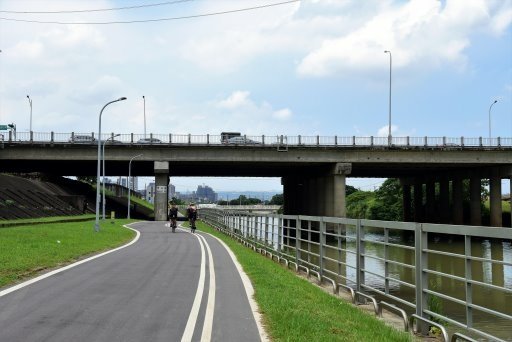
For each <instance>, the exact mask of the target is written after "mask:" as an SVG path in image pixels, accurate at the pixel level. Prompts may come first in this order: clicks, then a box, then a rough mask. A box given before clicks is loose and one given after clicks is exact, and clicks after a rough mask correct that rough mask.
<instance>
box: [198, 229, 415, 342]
mask: <svg viewBox="0 0 512 342" xmlns="http://www.w3.org/2000/svg"><path fill="white" fill-rule="evenodd" d="M198 229H200V230H202V231H205V232H208V233H210V234H213V235H215V236H217V237H219V238H220V239H222V240H223V241H224V242H225V243H226V244H227V245H228V246H229V248H230V249H231V250H232V251H233V252H234V253H235V255H236V257H237V259H238V261H239V262H240V264H241V265H242V267H243V269H244V271H245V272H246V273H247V275H248V276H249V278H250V279H251V282H252V284H253V287H254V290H255V300H256V301H257V302H258V305H259V309H260V312H261V313H262V315H263V317H264V324H265V326H266V330H267V332H268V333H269V335H270V337H271V340H272V341H308V342H309V341H315V342H316V341H379V342H380V341H410V340H411V336H410V335H409V334H407V333H402V332H399V331H397V330H395V329H393V328H390V327H388V326H386V325H385V324H384V323H383V322H381V321H379V320H377V319H375V318H374V317H372V316H370V315H368V314H366V313H364V312H362V311H361V310H359V309H357V308H356V307H353V306H352V305H351V304H349V303H347V302H345V301H343V300H341V299H338V298H336V297H334V296H332V295H329V294H328V293H326V292H324V291H323V290H322V289H320V288H318V287H316V286H314V285H312V284H310V283H309V282H308V281H307V280H304V279H302V278H300V277H298V276H296V275H295V273H294V272H292V271H291V270H288V269H286V268H285V267H283V266H282V265H280V264H277V263H276V262H273V261H271V260H270V259H268V258H266V257H264V256H262V255H261V254H258V253H255V252H253V251H252V250H250V249H248V248H246V247H244V246H242V245H240V244H239V243H237V242H236V241H234V240H233V239H231V238H229V237H227V236H225V235H224V234H222V233H220V232H217V231H215V230H213V229H212V228H210V227H209V226H207V225H205V224H204V223H202V222H198Z"/></svg>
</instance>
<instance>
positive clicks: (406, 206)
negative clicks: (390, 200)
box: [402, 181, 412, 222]
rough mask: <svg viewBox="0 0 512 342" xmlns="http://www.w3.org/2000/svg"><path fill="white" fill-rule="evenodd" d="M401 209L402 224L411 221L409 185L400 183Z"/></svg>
mask: <svg viewBox="0 0 512 342" xmlns="http://www.w3.org/2000/svg"><path fill="white" fill-rule="evenodd" d="M402 208H403V213H402V214H403V220H404V222H411V221H412V212H411V185H410V184H405V182H404V181H402Z"/></svg>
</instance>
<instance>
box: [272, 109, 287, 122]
mask: <svg viewBox="0 0 512 342" xmlns="http://www.w3.org/2000/svg"><path fill="white" fill-rule="evenodd" d="M273 116H274V117H275V118H277V119H279V120H288V119H290V118H291V117H292V111H291V110H290V109H288V108H284V109H280V110H276V111H275V112H274V113H273Z"/></svg>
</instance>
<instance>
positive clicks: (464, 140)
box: [3, 132, 512, 149]
mask: <svg viewBox="0 0 512 342" xmlns="http://www.w3.org/2000/svg"><path fill="white" fill-rule="evenodd" d="M3 135H4V141H9V142H11V143H26V142H36V143H66V142H80V143H82V144H84V143H89V144H94V143H96V141H97V139H98V135H97V133H94V132H71V133H56V132H16V133H14V132H8V134H3ZM78 136H80V137H82V139H75V137H78ZM84 136H85V137H91V138H93V139H94V140H93V139H91V140H90V141H87V140H84V139H83V137H84ZM113 136H115V137H114V138H113V139H114V140H115V143H125V144H128V143H129V144H138V143H144V144H148V143H149V144H154V145H158V144H171V145H172V144H176V145H213V146H218V145H224V146H240V145H249V146H251V147H265V146H278V147H279V146H301V147H302V146H303V147H317V146H328V147H350V146H352V147H379V146H380V147H392V148H418V147H420V148H449V149H463V148H466V147H469V148H503V147H512V138H503V137H495V138H483V137H476V138H475V137H426V136H425V137H409V136H407V137H392V138H391V140H389V139H388V137H374V136H369V137H356V136H352V137H343V136H321V135H316V136H301V135H298V136H287V135H244V136H243V137H245V138H246V140H244V141H246V142H245V143H243V142H242V143H237V144H232V143H227V142H225V141H222V140H221V136H220V135H213V134H212V135H210V134H206V135H204V134H201V135H198V134H173V133H169V134H153V133H150V134H147V135H144V134H133V133H129V134H119V135H117V134H115V133H112V132H105V133H102V134H101V140H103V141H105V140H107V139H109V138H112V137H113ZM149 138H151V139H152V140H151V141H146V142H144V141H142V139H146V140H148V139H149ZM155 139H156V140H155Z"/></svg>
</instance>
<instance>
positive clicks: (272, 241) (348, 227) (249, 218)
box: [199, 209, 512, 341]
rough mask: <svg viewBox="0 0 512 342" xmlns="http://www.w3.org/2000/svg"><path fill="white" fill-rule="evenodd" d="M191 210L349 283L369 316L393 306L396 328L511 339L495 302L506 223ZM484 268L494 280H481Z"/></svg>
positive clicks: (505, 265) (284, 258)
mask: <svg viewBox="0 0 512 342" xmlns="http://www.w3.org/2000/svg"><path fill="white" fill-rule="evenodd" d="M199 214H200V218H201V219H203V220H204V221H205V222H207V223H209V224H211V225H212V226H214V227H215V228H217V229H219V230H220V231H222V232H224V233H226V234H228V235H230V236H232V237H234V238H236V239H238V240H239V241H241V242H243V243H244V244H245V245H247V246H250V247H252V248H253V249H255V250H256V251H259V252H261V253H262V254H265V255H267V256H270V257H271V258H272V259H275V260H277V261H279V262H281V263H284V264H286V265H287V266H289V267H294V268H295V270H296V271H304V272H306V274H307V275H308V276H310V275H313V276H315V277H316V278H317V279H318V281H319V282H327V283H328V284H331V285H332V288H333V291H334V292H335V293H337V292H338V291H339V290H340V289H346V290H349V291H350V292H351V295H352V301H353V302H354V303H359V302H361V301H363V302H364V301H366V300H371V303H372V305H373V306H374V310H375V312H376V314H378V313H380V312H382V308H384V309H386V310H388V311H390V310H389V309H390V308H391V309H393V311H395V312H397V313H399V314H400V315H401V317H405V318H404V326H405V327H406V329H408V327H409V324H410V326H412V327H414V326H415V327H416V329H417V330H418V331H421V332H423V333H426V332H428V329H429V327H432V326H435V327H438V328H439V329H441V333H442V335H443V337H444V339H445V340H448V335H449V334H448V331H451V333H452V335H455V336H456V337H457V336H465V335H462V334H461V331H462V330H463V331H464V332H465V333H466V334H468V335H473V336H477V337H479V338H485V339H489V340H493V341H505V340H507V339H510V338H511V337H512V334H510V332H512V307H511V306H510V305H506V304H504V303H507V302H508V303H511V302H512V229H509V228H495V227H477V226H453V225H435V224H425V223H413V222H390V221H373V220H355V219H346V218H334V217H314V216H295V215H293V216H292V215H263V214H251V213H247V212H245V213H244V212H234V211H227V210H219V209H201V210H200V211H199ZM489 240H492V241H493V243H494V244H495V246H497V248H495V249H493V250H492V252H491V250H490V249H489V250H488V251H487V252H485V250H484V251H483V252H482V251H481V250H480V247H478V246H481V245H482V243H484V244H485V243H488V244H490V242H488V241H489ZM437 241H457V243H456V244H455V243H454V244H447V245H444V244H438V243H436V242H437ZM482 241H483V242H482ZM447 246H448V247H447ZM506 246H508V247H506ZM486 250H487V249H486ZM505 250H506V253H505V252H504V251H505ZM479 270H480V271H482V270H483V272H479ZM493 272H494V273H495V274H498V275H499V277H495V278H492V277H489V274H492V273H493ZM477 294H478V296H477ZM482 294H483V295H482ZM482 298H483V299H482ZM491 298H494V299H491ZM496 298H500V299H499V300H496ZM389 303H393V304H389ZM436 303H437V304H441V305H436ZM486 322H493V323H494V326H490V325H488V324H487V323H486ZM413 323H415V324H413ZM446 327H449V328H448V329H447V328H446ZM497 327H499V328H497ZM469 340H471V339H469Z"/></svg>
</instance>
